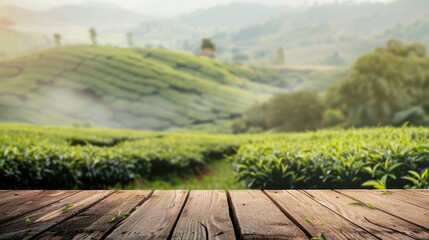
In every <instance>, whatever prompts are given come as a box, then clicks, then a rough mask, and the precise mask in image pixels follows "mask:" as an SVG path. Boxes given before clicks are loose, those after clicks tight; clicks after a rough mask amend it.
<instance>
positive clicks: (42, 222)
mask: <svg viewBox="0 0 429 240" xmlns="http://www.w3.org/2000/svg"><path fill="white" fill-rule="evenodd" d="M112 193H113V191H82V192H79V193H77V194H74V195H71V196H70V197H67V198H64V199H62V200H60V201H57V202H54V203H52V204H50V205H48V206H45V207H43V208H40V209H38V210H36V211H34V212H31V213H28V214H25V215H23V216H22V217H19V218H16V219H14V220H11V221H8V222H5V223H3V224H0V239H23V238H26V237H29V236H36V235H38V234H40V233H42V232H44V231H46V230H48V229H49V228H51V227H53V226H54V225H56V224H59V223H61V222H63V221H65V220H67V219H69V218H71V217H73V216H75V215H77V214H79V213H81V212H83V211H85V210H86V209H88V208H89V207H91V206H93V205H94V204H96V203H97V202H99V201H101V200H102V199H103V198H105V197H107V196H108V195H110V194H112ZM67 204H73V207H71V208H70V209H69V210H68V211H64V207H65V206H66V205H67ZM27 218H28V219H29V220H30V221H31V222H26V221H25V220H26V219H27Z"/></svg>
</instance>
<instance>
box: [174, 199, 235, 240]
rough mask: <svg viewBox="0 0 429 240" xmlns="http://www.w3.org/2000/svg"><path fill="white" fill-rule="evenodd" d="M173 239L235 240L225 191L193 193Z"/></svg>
mask: <svg viewBox="0 0 429 240" xmlns="http://www.w3.org/2000/svg"><path fill="white" fill-rule="evenodd" d="M172 239H226V240H228V239H235V234H234V227H233V225H232V222H231V219H230V217H229V209H228V200H227V198H226V194H225V191H191V193H190V195H189V198H188V201H187V203H186V205H185V208H184V209H183V212H182V214H181V215H180V219H179V221H178V223H177V225H176V228H175V230H174V234H173V237H172Z"/></svg>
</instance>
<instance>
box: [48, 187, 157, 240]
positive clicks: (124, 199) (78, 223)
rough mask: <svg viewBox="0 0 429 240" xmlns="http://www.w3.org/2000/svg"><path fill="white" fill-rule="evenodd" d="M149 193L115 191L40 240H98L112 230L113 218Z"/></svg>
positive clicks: (136, 203) (53, 229)
mask: <svg viewBox="0 0 429 240" xmlns="http://www.w3.org/2000/svg"><path fill="white" fill-rule="evenodd" d="M149 194H150V191H117V192H115V193H113V194H112V195H110V196H108V197H106V198H105V199H103V200H101V201H100V202H99V203H97V204H96V205H94V206H93V207H91V208H89V209H88V210H86V211H84V212H82V213H80V214H78V215H76V216H74V217H73V218H71V219H68V220H67V221H64V222H62V223H60V224H59V225H57V226H55V227H54V228H52V229H49V230H48V231H47V232H45V233H44V234H42V235H41V236H40V239H100V238H101V237H102V236H103V235H104V234H106V233H107V232H108V231H110V230H111V229H113V227H115V225H116V224H117V222H112V223H109V220H110V219H111V218H113V217H117V216H118V215H120V214H123V213H130V212H131V211H132V210H134V208H135V207H137V205H139V204H140V203H142V202H143V201H144V200H145V199H146V198H147V196H148V195H149Z"/></svg>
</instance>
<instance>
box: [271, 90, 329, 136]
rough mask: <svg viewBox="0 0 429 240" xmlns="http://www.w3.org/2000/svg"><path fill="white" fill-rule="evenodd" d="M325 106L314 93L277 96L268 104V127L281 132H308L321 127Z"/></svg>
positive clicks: (300, 92) (304, 92) (305, 92)
mask: <svg viewBox="0 0 429 240" xmlns="http://www.w3.org/2000/svg"><path fill="white" fill-rule="evenodd" d="M324 111H325V105H324V104H323V101H322V98H321V97H320V96H319V95H318V93H317V92H314V91H298V92H293V93H282V94H277V95H275V96H274V97H273V98H272V99H271V100H270V101H269V102H268V111H267V125H268V128H269V129H277V130H280V131H308V130H316V129H318V128H320V127H321V123H322V117H323V112H324Z"/></svg>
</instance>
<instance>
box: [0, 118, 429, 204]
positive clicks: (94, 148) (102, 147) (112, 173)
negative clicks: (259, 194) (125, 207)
mask: <svg viewBox="0 0 429 240" xmlns="http://www.w3.org/2000/svg"><path fill="white" fill-rule="evenodd" d="M0 129H1V130H0V188H6V189H35V188H43V189H104V188H109V187H111V186H127V185H129V184H131V183H133V182H134V181H136V180H139V179H147V180H149V182H150V180H151V179H152V180H156V179H159V177H167V176H176V174H179V176H180V174H185V173H189V171H192V170H193V169H196V168H200V167H202V166H206V165H207V164H209V163H211V162H212V161H214V160H220V159H223V158H228V159H230V160H232V163H233V165H234V168H235V172H236V174H237V179H238V180H239V181H242V182H244V183H245V184H246V186H247V187H251V188H282V189H283V188H300V189H308V188H327V189H331V188H362V187H364V188H366V187H375V188H380V189H388V188H403V187H407V188H414V187H415V188H427V187H428V170H427V169H428V167H427V166H428V164H429V162H428V159H429V142H428V139H427V136H428V135H429V130H428V129H427V128H407V127H403V128H401V129H395V128H377V129H360V130H330V131H327V130H325V131H320V132H311V133H282V134H280V133H272V134H243V135H232V134H203V133H198V132H193V133H190V132H181V133H167V132H164V133H159V132H140V131H126V130H107V129H87V128H71V127H36V126H30V125H11V124H2V125H1V128H0ZM223 171H227V170H223ZM192 176H194V175H192ZM173 179H174V178H173ZM143 187H144V186H143ZM66 207H67V206H66ZM71 207H72V206H71ZM65 209H70V206H69V207H67V208H65Z"/></svg>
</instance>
